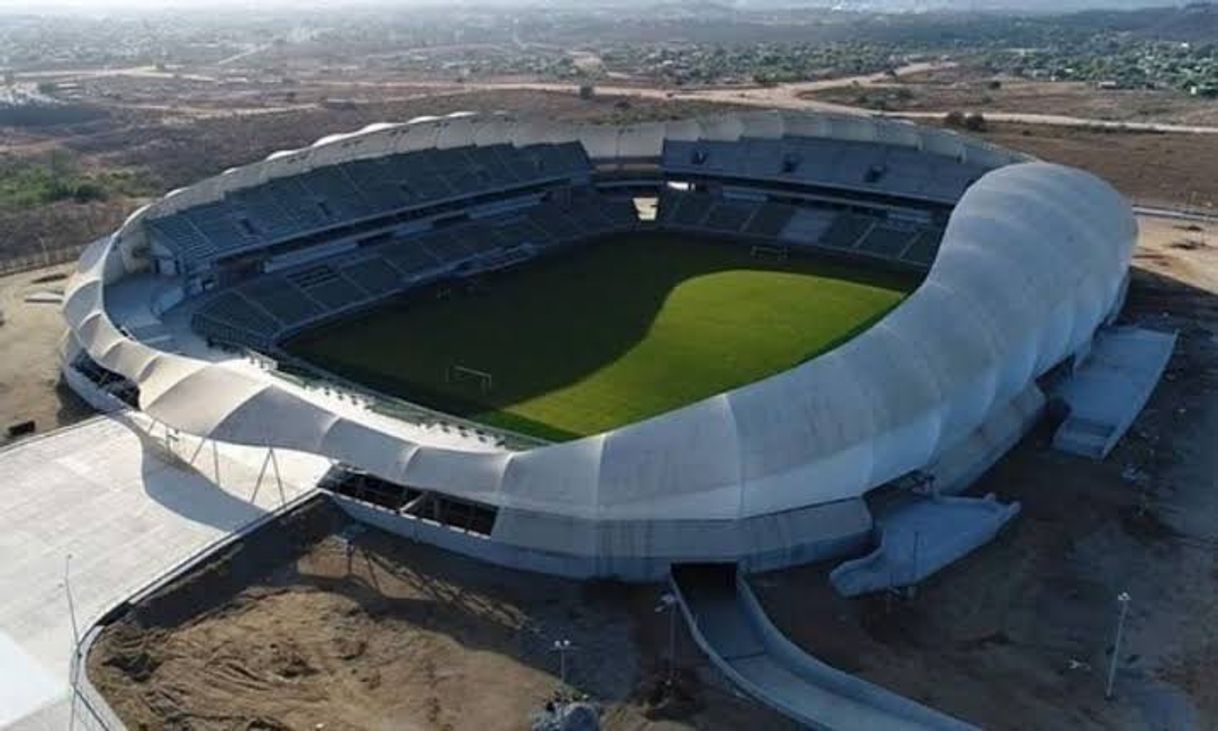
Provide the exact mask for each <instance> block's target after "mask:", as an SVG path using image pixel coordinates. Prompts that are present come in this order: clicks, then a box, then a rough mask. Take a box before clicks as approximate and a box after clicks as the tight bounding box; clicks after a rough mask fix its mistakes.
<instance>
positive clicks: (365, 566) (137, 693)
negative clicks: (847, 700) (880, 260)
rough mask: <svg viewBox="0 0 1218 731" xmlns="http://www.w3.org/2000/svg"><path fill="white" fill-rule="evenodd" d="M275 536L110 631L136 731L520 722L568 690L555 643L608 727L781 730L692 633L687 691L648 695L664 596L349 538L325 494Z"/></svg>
mask: <svg viewBox="0 0 1218 731" xmlns="http://www.w3.org/2000/svg"><path fill="white" fill-rule="evenodd" d="M281 528H282V533H281V535H270V536H264V537H262V538H260V539H258V543H257V544H256V545H254V546H248V547H242V548H237V549H234V550H230V551H228V552H226V555H225V556H223V557H222V558H221V559H219V560H218V561H217V562H216V563H215V564H213V565H211V566H208V567H206V568H204V569H203V570H202V571H200V572H198V573H196V574H195V575H194V576H193V577H192V578H191V579H190V580H188V581H184V582H180V583H178V584H176V585H174V586H172V587H170V588H169V589H167V590H165V591H164V592H161V593H160V594H158V595H157V596H155V597H153V598H152V599H151V600H149V601H148V602H145V603H143V604H141V606H140V607H138V608H137V609H136V611H135V612H134V613H133V615H132V616H129V617H127V618H125V619H123V620H121V621H119V622H118V623H116V624H114V625H112V626H111V627H109V628H107V630H106V631H105V632H104V633H103V634H102V636H101V637H100V639H99V640H98V643H97V644H96V645H95V646H94V649H93V651H92V652H91V654H90V657H89V676H90V678H91V679H92V680H93V682H94V683H95V685H96V686H97V687H98V688H99V689H100V690H101V691H102V692H103V693H104V694H105V695H106V697H107V699H108V700H109V702H110V703H111V705H112V707H114V708H115V710H116V711H117V712H118V713H119V714H120V716H122V718H123V719H124V721H125V722H126V723H127V725H128V727H129V728H132V729H141V728H147V729H153V728H180V729H186V728H190V729H232V728H249V729H288V728H292V729H315V728H323V727H324V728H326V729H352V730H356V729H390V728H392V729H450V730H452V731H460V730H462V729H469V730H470V731H485V730H486V729H525V728H528V722H529V719H530V718H531V715H532V713H533V712H534V711H537V710H540V709H541V707H542V706H543V705H544V704H545V702H546V701H547V700H548V699H550V698H551V697H553V693H554V691H555V690H556V689H557V688H558V687H559V684H560V682H559V681H560V679H559V660H558V657H557V655H556V654H555V653H554V652H553V651H552V649H551V647H552V643H553V642H554V640H556V639H567V640H570V641H571V643H572V644H573V645H574V647H575V648H576V649H575V651H574V652H573V653H572V655H571V656H570V658H569V661H568V662H569V665H568V671H567V681H568V683H569V684H570V685H571V686H574V687H575V688H577V689H578V690H580V691H582V692H585V693H588V694H590V695H591V696H592V697H593V698H595V699H596V700H598V701H601V702H602V703H603V704H604V712H605V716H604V721H605V727H606V728H608V729H621V730H625V729H657V730H662V729H682V728H707V729H753V728H767V729H784V728H787V727H788V726H787V724H786V723H785V721H783V720H782V719H781V718H778V717H776V716H773V715H771V714H769V713H768V712H766V711H764V710H763V709H759V708H757V707H755V706H753V705H752V704H750V703H748V702H747V701H743V700H740V699H738V698H736V697H735V696H734V694H732V693H731V692H730V691H728V690H727V689H726V688H725V687H723V686H720V685H718V684H717V683H716V684H712V685H707V684H705V683H702V682H700V681H699V680H698V677H699V675H703V676H708V677H709V675H710V674H709V672H708V671H707V669H706V668H705V667H701V664H702V661H701V658H699V657H698V655H697V653H696V650H695V649H694V648H693V644H692V640H690V639H688V638H687V637H682V638H681V642H680V646H679V653H680V657H681V661H682V664H683V667H684V668H685V669H684V670H683V672H682V674H681V682H680V683H679V687H680V688H681V689H682V690H681V694H680V698H679V699H677V700H672V699H667V700H666V699H665V698H664V697H663V696H662V694H660V695H656V694H654V693H653V691H654V689H655V688H656V687H657V683H658V681H659V678H661V677H663V676H662V673H663V668H664V659H663V656H662V654H661V653H664V652H666V642H665V640H661V639H660V638H662V637H666V634H665V633H666V632H667V619H666V617H664V616H660V615H657V614H656V613H655V612H654V611H653V607H654V606H655V604H656V603H657V599H658V596H659V588H658V587H626V586H620V585H612V584H579V583H576V582H571V581H564V580H560V579H554V578H550V577H544V576H538V575H532V574H524V573H521V572H515V571H509V570H505V569H499V568H495V567H492V566H488V565H485V564H480V563H477V562H474V561H471V560H469V559H465V558H462V557H458V556H455V555H453V554H448V553H445V552H443V551H440V550H437V549H433V548H431V547H428V546H423V545H418V544H412V543H409V542H406V541H403V540H401V539H398V538H396V537H394V536H390V535H389V534H385V533H381V532H380V531H376V530H374V529H367V530H361V529H360V528H358V527H356V528H353V527H352V525H351V524H350V523H348V522H346V520H345V518H342V517H341V516H340V515H339V511H338V510H337V509H336V508H333V507H330V506H329V505H327V504H325V503H324V502H323V503H322V504H320V505H317V506H314V507H313V508H312V509H309V510H306V511H305V513H304V514H303V515H299V514H298V515H296V516H292V517H290V518H289V519H288V521H287V524H286V525H284V526H282V527H281ZM276 530H279V529H276ZM272 533H275V531H272ZM348 538H349V539H350V541H351V543H350V545H351V546H352V550H351V551H350V552H348V549H347V546H348ZM285 551H287V552H290V553H291V554H292V555H290V556H287V557H283V556H282V554H283V553H284V552H285ZM267 556H270V557H271V558H269V559H268V558H265V557H267ZM251 575H252V577H253V580H252V582H250V583H246V582H247V581H248V577H249V576H251ZM657 701H658V702H657ZM323 724H324V726H323Z"/></svg>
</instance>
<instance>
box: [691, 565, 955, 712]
mask: <svg viewBox="0 0 1218 731" xmlns="http://www.w3.org/2000/svg"><path fill="white" fill-rule="evenodd" d="M670 582H671V584H672V588H673V591H674V594H675V595H676V597H677V602H678V604H679V606H680V607H681V611H682V613H683V614H684V615H685V619H686V621H687V622H688V623H689V628H690V632H691V633H692V634H693V637H694V640H695V641H696V642H697V643H698V646H699V647H700V648H701V649H702V651H703V652H705V653H706V654H707V656H708V657H709V658H710V659H711V662H712V663H714V665H715V666H716V667H718V668H719V670H720V671H722V672H723V673H724V674H725V675H727V677H728V678H730V679H731V680H732V682H734V683H735V684H736V685H737V686H739V687H740V688H741V689H743V690H744V691H745V692H747V693H748V694H749V695H751V696H753V697H754V698H756V699H757V700H758V701H760V702H762V703H764V704H765V705H767V706H769V707H771V708H773V709H775V710H777V711H778V712H780V713H782V714H783V715H785V716H787V717H789V718H791V719H793V720H795V721H797V722H798V723H800V724H802V725H805V726H807V727H809V728H815V729H824V730H825V731H913V730H914V729H918V730H920V731H925V730H927V729H951V730H952V731H963V730H964V729H973V728H975V727H973V726H971V725H969V724H967V723H965V722H963V721H960V720H958V719H955V718H952V717H951V716H948V715H945V714H943V713H940V712H938V711H935V710H933V709H930V708H927V707H925V706H922V705H920V704H918V703H916V702H914V701H912V700H910V699H908V698H904V697H902V696H900V695H897V694H896V693H893V692H891V691H888V690H885V689H884V688H881V687H879V686H877V685H873V684H871V683H869V682H867V681H865V680H863V679H862V678H858V677H855V676H853V675H850V674H848V673H844V672H842V671H840V670H837V669H835V668H832V667H830V666H829V665H826V664H825V663H822V662H821V661H819V660H817V659H816V658H814V657H812V656H811V655H809V654H807V653H806V652H804V651H803V650H801V649H799V648H798V647H796V646H795V645H794V644H793V643H791V642H790V641H789V640H788V639H786V637H784V636H783V635H782V633H781V632H780V631H779V630H778V628H777V627H775V626H774V624H773V623H772V622H770V620H769V618H768V617H766V615H765V612H764V611H763V610H762V608H761V604H760V602H758V601H757V597H756V596H754V594H753V592H752V590H751V589H750V588H749V586H748V583H747V581H745V579H744V577H742V576H741V575H739V573H738V572H737V570H736V566H735V565H734V564H685V565H674V566H673V568H672V573H671V575H670Z"/></svg>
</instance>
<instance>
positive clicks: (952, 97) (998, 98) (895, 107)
mask: <svg viewBox="0 0 1218 731" xmlns="http://www.w3.org/2000/svg"><path fill="white" fill-rule="evenodd" d="M994 82H996V84H997V88H995V84H994ZM803 97H804V98H807V99H812V100H816V101H823V102H830V103H833V104H846V105H850V106H859V107H865V108H868V109H881V110H885V111H894V112H895V111H903V112H904V111H909V112H922V111H931V112H941V111H947V110H952V109H956V110H960V111H962V112H970V111H974V112H982V113H984V112H987V111H990V112H1018V113H1027V114H1046V113H1052V114H1061V115H1065V116H1070V117H1083V118H1087V119H1103V120H1110V121H1116V122H1162V123H1170V124H1184V125H1200V126H1211V125H1215V124H1218V102H1215V101H1214V100H1212V99H1204V98H1200V97H1192V96H1189V95H1187V94H1184V93H1181V92H1178V91H1175V90H1146V89H1100V88H1098V87H1097V86H1096V85H1095V84H1092V83H1088V82H1081V81H1034V80H1028V79H1021V78H1017V77H1010V76H1001V75H994V74H991V73H989V72H987V71H985V70H983V69H978V68H975V67H971V66H969V65H967V64H962V65H958V66H952V67H944V68H936V69H933V70H929V71H922V72H919V73H912V74H906V75H903V76H901V77H900V78H896V79H892V78H886V79H883V80H881V81H878V82H876V83H871V84H854V85H847V86H839V87H836V88H832V89H822V90H818V91H812V92H808V93H806V94H805V95H803Z"/></svg>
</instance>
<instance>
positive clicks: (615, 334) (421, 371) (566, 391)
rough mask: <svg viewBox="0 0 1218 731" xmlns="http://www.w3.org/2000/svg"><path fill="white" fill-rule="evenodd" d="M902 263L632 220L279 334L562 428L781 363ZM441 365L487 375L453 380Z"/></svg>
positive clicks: (421, 393)
mask: <svg viewBox="0 0 1218 731" xmlns="http://www.w3.org/2000/svg"><path fill="white" fill-rule="evenodd" d="M917 282H918V280H917V278H916V277H912V276H902V275H897V274H892V273H886V272H877V271H870V270H864V269H860V268H859V267H852V266H842V265H837V264H830V263H826V262H823V261H819V260H814V259H810V258H804V257H792V258H790V259H787V260H785V261H771V260H767V259H764V258H759V257H754V256H752V255H751V254H750V253H749V247H748V246H747V245H742V244H730V243H724V242H716V241H708V240H699V239H696V238H693V237H689V236H675V235H670V234H645V235H639V234H631V235H628V236H621V237H615V238H612V239H608V240H603V241H600V242H597V243H595V244H590V245H588V246H585V247H583V248H582V249H576V250H573V251H570V252H566V253H563V254H560V255H557V256H553V257H548V258H545V259H542V260H539V261H535V262H531V263H529V264H526V265H525V266H524V267H521V268H519V269H515V270H512V271H508V272H504V273H501V274H497V275H494V276H491V277H489V278H487V279H485V280H483V282H482V285H481V287H479V288H478V290H477V291H474V292H469V293H467V292H462V293H458V294H453V295H451V296H449V297H442V298H440V297H437V296H436V291H435V290H432V291H429V292H422V293H418V294H415V295H413V296H411V297H410V298H409V299H406V300H403V301H399V302H395V303H393V304H391V305H388V306H386V307H384V308H381V309H377V310H373V311H370V312H368V313H365V314H362V315H357V316H355V317H354V318H352V319H348V320H344V321H340V322H336V323H332V324H329V325H324V326H322V327H320V328H318V329H315V330H312V331H309V332H306V333H303V334H302V335H300V336H298V337H296V338H294V339H293V340H292V341H290V342H288V343H286V344H285V349H286V350H287V351H288V352H289V353H291V354H293V355H295V356H297V357H299V358H301V359H303V360H306V361H309V362H312V363H314V364H315V365H317V366H320V367H321V368H324V369H326V370H328V371H331V372H333V373H336V374H338V375H340V376H343V377H344V378H347V379H350V380H352V381H356V382H359V383H363V384H365V385H367V386H369V387H371V388H374V389H376V390H378V391H381V392H383V393H388V394H391V395H394V396H398V397H401V398H404V399H406V400H409V401H413V402H416V403H420V404H423V405H425V406H429V407H432V408H435V409H438V410H441V411H444V412H447V413H451V414H454V415H457V416H462V417H465V418H468V419H471V420H474V421H477V422H480V423H484V424H487V425H490V426H495V427H500V428H505V429H510V430H512V431H516V432H520V433H523V434H529V435H533V436H538V437H542V438H544V439H549V440H554V441H561V440H566V439H573V438H576V437H580V436H585V435H588V434H596V433H598V432H602V431H606V430H609V429H613V428H615V427H618V426H622V425H623V424H629V423H632V422H635V421H640V420H642V419H646V418H648V417H651V416H655V415H657V414H661V413H664V412H666V411H670V410H672V409H675V408H677V407H680V406H683V405H686V404H689V403H692V402H694V401H698V400H700V399H703V398H706V397H709V396H713V395H714V394H717V393H720V392H722V391H726V390H728V389H732V388H735V387H737V386H742V385H744V384H747V383H750V382H752V381H756V380H759V379H761V378H764V377H766V376H768V375H771V374H774V373H777V372H780V371H783V370H786V369H788V368H791V367H792V366H794V365H796V364H798V363H800V362H803V361H805V360H807V359H809V358H812V357H813V356H815V355H817V354H819V353H822V352H824V351H826V350H828V349H830V348H832V347H834V346H835V345H837V344H838V343H841V342H842V341H844V340H846V339H848V338H850V337H851V336H853V335H854V334H856V333H858V332H859V331H861V330H863V329H865V328H866V327H867V326H868V325H870V324H871V323H872V322H874V321H875V320H876V319H878V318H879V317H881V316H882V315H883V314H884V313H886V312H888V310H890V309H891V308H892V307H894V306H895V305H896V304H897V303H898V302H900V300H901V299H902V298H903V297H904V296H905V295H906V294H907V293H908V292H910V291H911V290H912V289H913V288H914V287H915V286H916V285H917ZM454 365H460V366H464V367H466V368H471V369H476V370H478V371H484V372H486V373H489V374H491V376H492V379H493V386H492V388H491V389H490V390H489V391H486V392H483V389H482V385H483V384H482V383H481V382H480V381H479V380H478V379H477V378H458V379H455V380H454V379H452V378H451V377H450V376H451V373H452V370H453V366H454Z"/></svg>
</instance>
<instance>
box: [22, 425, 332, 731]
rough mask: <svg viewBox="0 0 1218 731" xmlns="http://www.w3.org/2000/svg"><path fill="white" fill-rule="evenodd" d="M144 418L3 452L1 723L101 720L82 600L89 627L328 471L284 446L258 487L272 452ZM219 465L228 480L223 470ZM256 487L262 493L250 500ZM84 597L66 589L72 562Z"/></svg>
mask: <svg viewBox="0 0 1218 731" xmlns="http://www.w3.org/2000/svg"><path fill="white" fill-rule="evenodd" d="M147 427H148V422H147V421H146V419H145V417H143V416H140V415H129V414H120V415H118V416H115V417H96V418H93V419H90V420H88V421H86V422H83V423H81V424H79V425H76V426H74V427H69V428H67V429H61V430H59V431H56V432H51V433H49V434H47V435H44V436H41V437H37V438H33V439H30V440H28V441H23V442H18V443H16V444H14V445H11V446H8V447H6V448H5V449H3V450H0V500H2V504H3V505H4V509H3V510H0V729H5V730H7V729H55V730H56V731H62V729H66V728H69V726H74V727H76V728H94V727H95V726H94V725H92V724H90V723H89V719H87V718H85V717H83V716H82V715H81V714H80V713H79V712H78V709H75V710H77V712H76V713H74V709H73V707H72V700H71V694H70V684H69V669H70V667H71V658H72V651H73V646H74V641H73V638H74V630H73V622H72V610H73V609H74V612H75V619H76V622H75V624H76V626H77V627H79V628H80V629H81V630H82V631H83V630H84V628H86V627H87V626H88V625H89V624H91V623H92V622H93V620H95V619H96V618H97V617H98V616H99V615H100V614H101V613H103V612H104V611H106V610H108V609H110V608H111V607H112V606H114V605H115V604H116V603H117V602H119V601H121V600H122V599H124V598H125V597H127V596H129V595H130V594H132V593H133V592H135V591H137V590H139V589H140V588H142V587H143V586H144V585H146V584H148V583H149V582H151V581H153V580H154V579H156V578H157V577H159V576H161V575H163V574H164V573H165V572H167V571H169V570H170V569H172V568H173V567H175V566H177V565H178V564H180V563H181V562H183V561H185V560H186V559H188V558H190V557H191V556H193V555H195V554H196V553H198V552H199V551H201V550H203V549H205V548H206V547H207V546H209V545H211V544H212V543H214V542H216V541H218V540H221V539H223V538H224V537H225V536H227V535H229V534H231V533H232V532H234V531H236V530H238V529H239V528H240V527H242V526H243V525H247V524H249V523H251V522H253V521H255V520H257V519H258V518H259V517H261V516H263V515H265V514H266V513H267V512H268V511H270V510H273V509H275V508H277V507H279V506H280V505H281V503H282V501H284V500H292V499H293V498H295V497H297V496H299V495H301V494H303V493H305V492H307V491H308V490H310V489H311V487H312V485H313V484H315V482H316V480H317V479H318V478H319V477H320V475H321V474H322V472H323V471H324V470H325V468H326V466H327V465H326V462H325V460H320V459H318V458H316V457H314V456H312V455H301V454H292V453H280V452H276V454H277V456H278V462H279V467H280V471H281V474H282V476H283V478H284V483H285V484H284V490H283V493H282V495H281V494H280V492H279V490H278V489H277V485H276V483H275V481H274V479H273V476H270V474H269V473H268V477H267V478H264V479H263V482H262V486H261V488H260V489H259V490H258V491H257V495H256V496H255V495H254V492H255V491H254V487H255V482H256V480H257V476H258V472H259V470H260V468H261V465H262V462H263V459H264V458H265V455H266V450H262V449H252V448H245V447H236V446H232V445H221V446H220V447H219V449H218V450H217V451H216V452H215V453H214V454H213V452H212V448H211V446H210V443H209V444H208V446H207V447H206V448H205V449H203V450H202V451H201V452H199V454H198V457H197V459H196V464H197V465H198V466H199V468H200V470H199V471H196V470H194V469H191V468H190V467H189V466H188V465H186V464H185V463H184V462H182V461H178V460H177V459H176V458H175V457H174V456H173V455H174V454H179V455H184V458H186V459H188V458H189V457H190V456H191V454H193V453H194V451H195V448H196V446H197V443H198V442H197V440H195V439H193V438H188V437H182V438H180V439H178V440H177V441H173V440H171V442H170V449H169V450H167V449H166V446H165V444H166V443H165V441H164V436H165V435H164V432H163V431H161V430H159V429H155V428H154V431H153V435H154V436H153V437H149V436H148V434H147V433H146V429H147ZM217 464H218V465H219V470H220V484H216V482H215V479H214V474H213V472H212V471H213V468H214V466H215V465H217ZM251 497H252V498H253V499H252V500H251ZM69 555H71V556H72V559H71V565H70V573H69V575H68V576H69V580H68V584H69V585H70V586H71V594H72V599H73V604H74V607H72V608H70V607H69V604H68V599H67V596H68V595H67V592H66V591H65V580H64V579H65V568H66V567H67V565H68V563H67V562H68V556H69Z"/></svg>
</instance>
